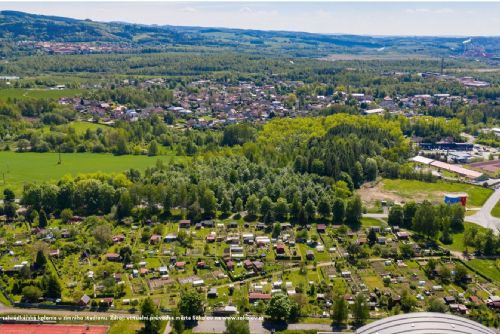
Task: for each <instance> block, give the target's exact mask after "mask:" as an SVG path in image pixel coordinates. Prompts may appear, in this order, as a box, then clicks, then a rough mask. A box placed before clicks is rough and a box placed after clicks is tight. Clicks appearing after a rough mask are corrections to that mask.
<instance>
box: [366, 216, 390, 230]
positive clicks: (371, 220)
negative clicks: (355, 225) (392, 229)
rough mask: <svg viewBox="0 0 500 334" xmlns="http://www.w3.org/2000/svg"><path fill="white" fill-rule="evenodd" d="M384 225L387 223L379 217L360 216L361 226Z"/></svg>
mask: <svg viewBox="0 0 500 334" xmlns="http://www.w3.org/2000/svg"><path fill="white" fill-rule="evenodd" d="M385 225H387V223H385V222H384V221H382V220H380V219H376V218H367V217H365V218H361V226H363V227H364V228H368V227H371V226H385Z"/></svg>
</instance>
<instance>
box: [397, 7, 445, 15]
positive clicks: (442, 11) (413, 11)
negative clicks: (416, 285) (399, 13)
mask: <svg viewBox="0 0 500 334" xmlns="http://www.w3.org/2000/svg"><path fill="white" fill-rule="evenodd" d="M405 12H406V13H409V14H422V13H423V14H452V13H454V12H455V11H454V10H453V9H451V8H437V9H430V8H408V9H406V10H405Z"/></svg>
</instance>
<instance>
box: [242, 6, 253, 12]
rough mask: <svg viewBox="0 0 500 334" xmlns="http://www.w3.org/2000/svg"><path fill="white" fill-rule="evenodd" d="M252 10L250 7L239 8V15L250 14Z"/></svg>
mask: <svg viewBox="0 0 500 334" xmlns="http://www.w3.org/2000/svg"><path fill="white" fill-rule="evenodd" d="M252 12H253V11H252V8H250V7H241V8H240V13H252Z"/></svg>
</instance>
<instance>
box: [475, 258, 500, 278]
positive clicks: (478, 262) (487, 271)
mask: <svg viewBox="0 0 500 334" xmlns="http://www.w3.org/2000/svg"><path fill="white" fill-rule="evenodd" d="M467 264H468V265H469V266H470V267H472V268H474V269H475V270H477V271H478V272H480V273H481V274H483V275H485V276H487V277H488V278H489V279H491V280H492V281H494V282H497V283H500V268H499V266H500V260H483V259H474V260H470V261H468V262H467Z"/></svg>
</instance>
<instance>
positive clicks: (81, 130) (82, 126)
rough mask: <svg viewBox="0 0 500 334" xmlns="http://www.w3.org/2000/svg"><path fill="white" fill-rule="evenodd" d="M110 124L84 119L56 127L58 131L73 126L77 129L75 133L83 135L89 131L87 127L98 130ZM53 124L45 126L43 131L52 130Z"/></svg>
mask: <svg viewBox="0 0 500 334" xmlns="http://www.w3.org/2000/svg"><path fill="white" fill-rule="evenodd" d="M107 127H108V126H107V125H104V124H98V123H91V122H84V121H75V122H71V123H68V124H63V125H58V126H56V129H57V130H58V131H60V130H65V129H67V128H73V129H74V130H75V133H76V134H77V135H83V134H85V132H86V131H87V129H90V130H92V131H96V130H97V129H106V128H107ZM50 128H51V126H49V125H46V126H44V127H43V132H50V131H51V130H50Z"/></svg>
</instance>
